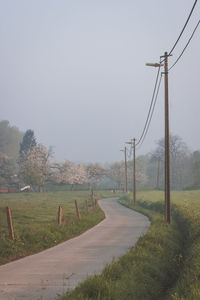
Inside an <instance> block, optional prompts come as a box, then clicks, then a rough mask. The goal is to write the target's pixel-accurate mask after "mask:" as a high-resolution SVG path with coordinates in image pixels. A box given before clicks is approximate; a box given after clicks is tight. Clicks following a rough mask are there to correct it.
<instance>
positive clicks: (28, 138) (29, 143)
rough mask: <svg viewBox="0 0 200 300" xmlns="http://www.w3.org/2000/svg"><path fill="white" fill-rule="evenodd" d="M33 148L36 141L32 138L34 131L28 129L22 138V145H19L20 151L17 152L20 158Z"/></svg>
mask: <svg viewBox="0 0 200 300" xmlns="http://www.w3.org/2000/svg"><path fill="white" fill-rule="evenodd" d="M35 146H36V139H35V136H34V131H33V130H31V129H28V130H27V131H26V132H25V134H24V136H23V140H22V143H21V144H20V150H19V154H20V157H22V156H23V155H26V154H27V153H28V151H30V150H31V149H32V148H33V147H35Z"/></svg>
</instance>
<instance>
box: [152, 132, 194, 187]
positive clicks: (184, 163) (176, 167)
mask: <svg viewBox="0 0 200 300" xmlns="http://www.w3.org/2000/svg"><path fill="white" fill-rule="evenodd" d="M157 145H158V146H157V148H156V149H155V151H154V152H153V153H152V157H154V159H157V161H160V167H159V168H161V169H162V171H163V174H162V175H161V173H160V172H159V176H162V177H164V153H165V140H164V138H163V139H160V140H159V141H158V143H157ZM189 156H190V152H189V149H188V147H187V145H186V143H185V142H184V141H183V139H182V138H181V137H180V136H178V135H173V134H170V169H171V187H172V189H179V188H182V187H183V186H184V185H185V184H186V182H187V181H188V175H187V174H188V170H189V160H190V157H189Z"/></svg>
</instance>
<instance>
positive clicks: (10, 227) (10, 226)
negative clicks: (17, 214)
mask: <svg viewBox="0 0 200 300" xmlns="http://www.w3.org/2000/svg"><path fill="white" fill-rule="evenodd" d="M6 212H7V221H8V231H9V234H10V237H11V239H12V240H13V241H14V239H15V236H14V230H13V224H12V216H11V210H10V207H6Z"/></svg>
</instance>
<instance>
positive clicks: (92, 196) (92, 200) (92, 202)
mask: <svg viewBox="0 0 200 300" xmlns="http://www.w3.org/2000/svg"><path fill="white" fill-rule="evenodd" d="M90 199H91V205H92V208H93V209H94V193H93V190H92V192H91V196H90Z"/></svg>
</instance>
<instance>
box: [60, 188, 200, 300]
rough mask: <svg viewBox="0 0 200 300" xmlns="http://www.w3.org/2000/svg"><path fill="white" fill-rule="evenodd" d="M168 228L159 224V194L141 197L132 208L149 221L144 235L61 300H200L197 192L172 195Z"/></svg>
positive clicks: (127, 201)
mask: <svg viewBox="0 0 200 300" xmlns="http://www.w3.org/2000/svg"><path fill="white" fill-rule="evenodd" d="M171 196H172V213H173V218H172V224H171V225H168V224H166V223H165V221H164V217H163V210H164V200H163V199H164V193H163V192H161V191H140V192H138V193H137V206H134V207H133V205H132V204H131V201H130V197H129V196H127V195H124V196H122V197H121V200H120V202H121V203H122V204H123V205H126V206H128V207H130V208H133V209H135V210H137V211H139V212H141V213H143V214H145V215H147V216H148V217H149V218H150V220H151V227H150V229H149V231H148V232H147V234H146V235H145V236H143V237H141V238H140V239H139V241H138V243H137V244H136V246H135V247H133V248H132V249H131V250H130V251H129V252H128V253H127V254H126V255H124V256H123V257H121V258H120V259H119V260H117V261H113V262H112V263H111V264H109V265H108V266H107V267H106V268H105V269H104V271H103V273H102V274H101V275H98V276H94V277H90V278H88V279H87V280H86V281H85V282H83V283H81V284H80V285H79V286H78V287H77V288H76V289H75V290H74V291H71V292H70V291H69V292H68V293H67V294H66V295H64V296H63V297H61V298H60V299H62V300H64V299H65V300H75V299H76V300H92V299H101V300H103V299H104V300H112V299H113V300H114V299H118V300H122V299H126V300H128V299H130V300H138V299H140V300H155V299H159V300H161V299H163V300H169V299H170V300H199V299H200V191H184V192H178V191H177V192H172V194H171Z"/></svg>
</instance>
